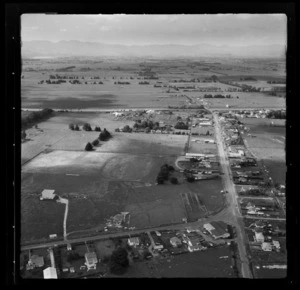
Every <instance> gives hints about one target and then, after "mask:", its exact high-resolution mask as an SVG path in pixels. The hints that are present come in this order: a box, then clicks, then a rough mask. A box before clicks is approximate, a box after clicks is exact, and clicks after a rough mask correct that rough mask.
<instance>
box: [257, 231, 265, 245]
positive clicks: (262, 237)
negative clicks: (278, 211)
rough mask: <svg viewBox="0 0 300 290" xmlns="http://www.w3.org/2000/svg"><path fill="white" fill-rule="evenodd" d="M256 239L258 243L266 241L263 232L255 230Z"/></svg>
mask: <svg viewBox="0 0 300 290" xmlns="http://www.w3.org/2000/svg"><path fill="white" fill-rule="evenodd" d="M255 241H256V242H257V243H263V242H264V241H265V237H264V235H263V233H258V232H255Z"/></svg>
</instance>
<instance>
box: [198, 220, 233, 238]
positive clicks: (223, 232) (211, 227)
mask: <svg viewBox="0 0 300 290" xmlns="http://www.w3.org/2000/svg"><path fill="white" fill-rule="evenodd" d="M203 227H204V229H205V230H207V231H208V232H209V233H210V234H211V235H212V236H213V238H214V239H220V238H223V239H225V238H228V237H229V236H230V234H229V233H228V232H227V231H228V230H227V225H226V224H225V223H223V222H211V223H210V224H204V225H203Z"/></svg>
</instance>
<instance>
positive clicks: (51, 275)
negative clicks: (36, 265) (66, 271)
mask: <svg viewBox="0 0 300 290" xmlns="http://www.w3.org/2000/svg"><path fill="white" fill-rule="evenodd" d="M43 274H44V279H57V272H56V269H55V268H53V267H49V268H46V269H45V270H44V271H43Z"/></svg>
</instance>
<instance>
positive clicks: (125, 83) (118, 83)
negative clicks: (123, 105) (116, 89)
mask: <svg viewBox="0 0 300 290" xmlns="http://www.w3.org/2000/svg"><path fill="white" fill-rule="evenodd" d="M114 84H115V85H130V82H114Z"/></svg>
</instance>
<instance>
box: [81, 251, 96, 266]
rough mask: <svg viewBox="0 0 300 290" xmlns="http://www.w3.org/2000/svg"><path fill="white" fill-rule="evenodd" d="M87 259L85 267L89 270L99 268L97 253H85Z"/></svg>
mask: <svg viewBox="0 0 300 290" xmlns="http://www.w3.org/2000/svg"><path fill="white" fill-rule="evenodd" d="M84 257H85V263H84V264H85V265H86V266H87V269H88V270H91V269H94V270H95V269H96V267H97V263H98V259H97V255H96V253H95V252H89V253H85V255H84Z"/></svg>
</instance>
